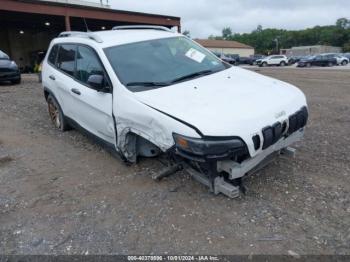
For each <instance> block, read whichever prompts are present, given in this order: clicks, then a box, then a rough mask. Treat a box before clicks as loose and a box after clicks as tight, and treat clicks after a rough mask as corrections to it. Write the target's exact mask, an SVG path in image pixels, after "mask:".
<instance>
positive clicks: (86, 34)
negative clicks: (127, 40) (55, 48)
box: [58, 31, 103, 43]
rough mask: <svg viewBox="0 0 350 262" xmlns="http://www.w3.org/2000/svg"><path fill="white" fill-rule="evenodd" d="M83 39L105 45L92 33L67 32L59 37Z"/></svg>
mask: <svg viewBox="0 0 350 262" xmlns="http://www.w3.org/2000/svg"><path fill="white" fill-rule="evenodd" d="M74 36H75V37H83V38H89V39H91V40H94V41H95V42H97V43H103V40H102V39H101V38H100V37H99V36H97V35H96V34H94V33H92V32H80V31H66V32H62V33H60V34H59V35H58V37H74Z"/></svg>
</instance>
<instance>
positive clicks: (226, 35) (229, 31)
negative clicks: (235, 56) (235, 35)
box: [222, 27, 232, 39]
mask: <svg viewBox="0 0 350 262" xmlns="http://www.w3.org/2000/svg"><path fill="white" fill-rule="evenodd" d="M231 36H232V29H231V28H230V27H225V28H224V29H222V38H223V39H229V38H230V37H231Z"/></svg>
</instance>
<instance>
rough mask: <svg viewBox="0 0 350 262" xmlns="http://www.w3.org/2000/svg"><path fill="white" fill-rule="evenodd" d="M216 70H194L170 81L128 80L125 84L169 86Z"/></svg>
mask: <svg viewBox="0 0 350 262" xmlns="http://www.w3.org/2000/svg"><path fill="white" fill-rule="evenodd" d="M215 72H217V71H213V70H203V71H199V72H195V73H192V74H189V75H185V76H181V77H179V78H176V79H174V80H172V81H169V82H151V81H150V82H129V83H127V84H126V86H128V87H129V86H142V87H162V86H169V85H171V84H174V83H177V82H181V81H184V80H187V79H192V78H195V77H198V76H203V75H209V74H212V73H215Z"/></svg>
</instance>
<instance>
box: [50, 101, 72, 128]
mask: <svg viewBox="0 0 350 262" xmlns="http://www.w3.org/2000/svg"><path fill="white" fill-rule="evenodd" d="M47 105H48V110H49V115H50V119H51V122H52V123H53V125H54V126H55V127H56V128H58V129H59V130H61V131H62V132H64V131H67V130H69V129H70V126H69V125H68V122H67V119H66V117H65V116H64V115H63V112H62V109H61V107H60V105H59V104H58V102H57V100H56V99H55V98H54V97H53V96H52V95H49V96H48V97H47Z"/></svg>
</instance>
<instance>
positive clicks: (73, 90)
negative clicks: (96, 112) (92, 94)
mask: <svg viewBox="0 0 350 262" xmlns="http://www.w3.org/2000/svg"><path fill="white" fill-rule="evenodd" d="M71 91H72V92H73V93H74V94H77V95H80V94H81V93H80V91H79V89H76V88H72V89H71Z"/></svg>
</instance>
